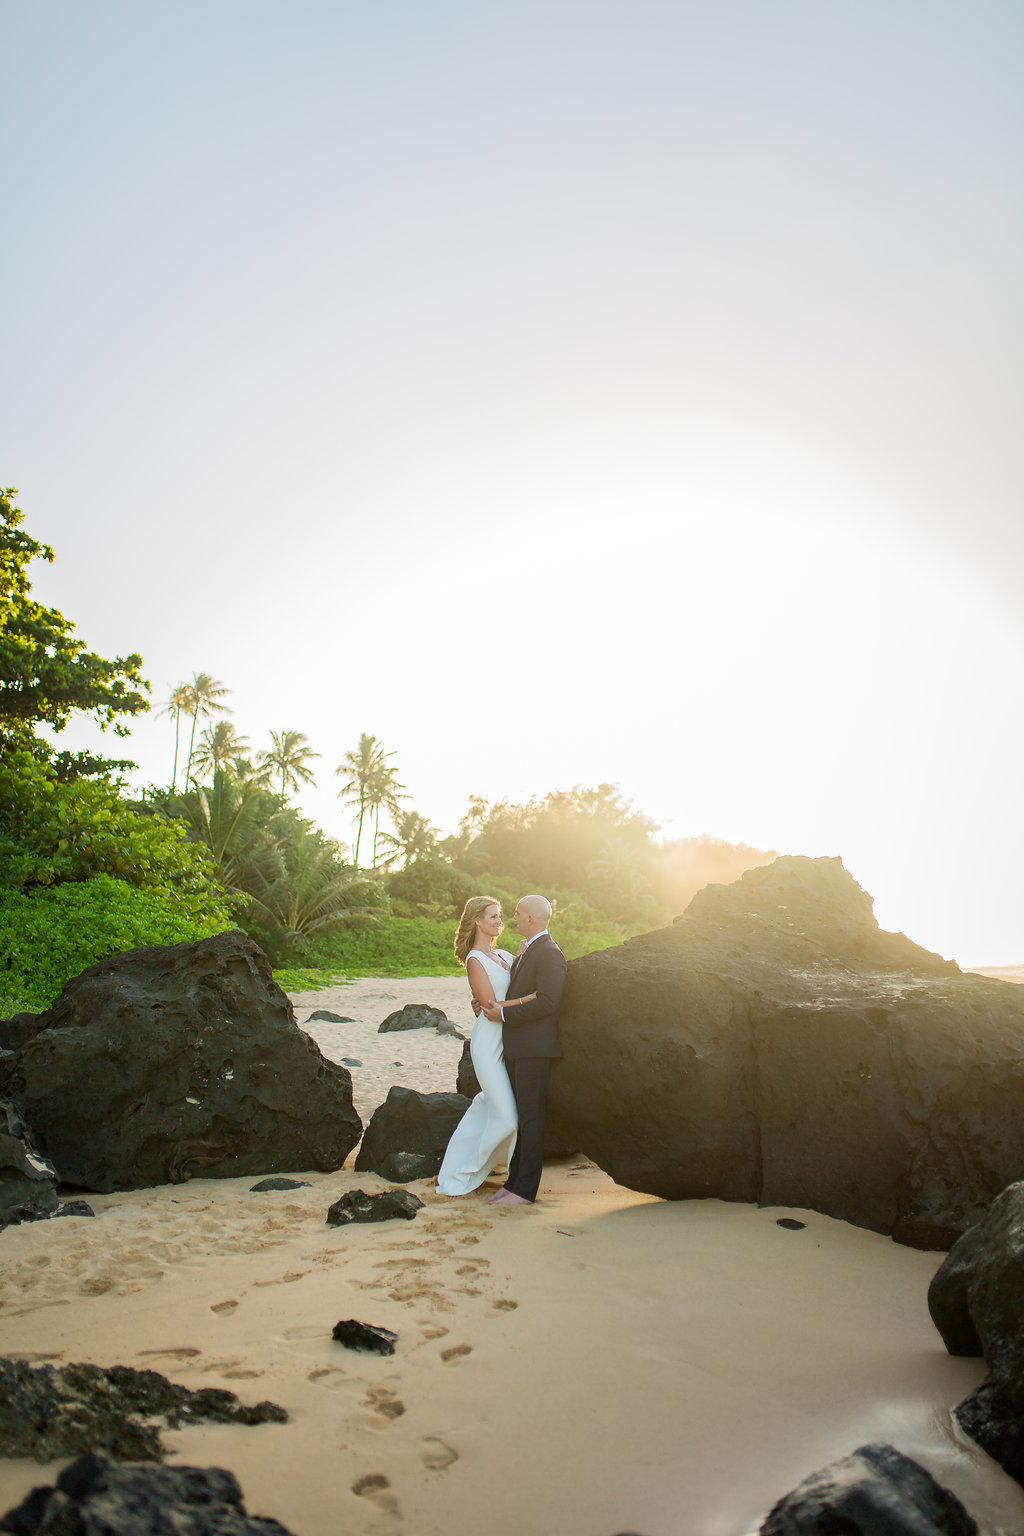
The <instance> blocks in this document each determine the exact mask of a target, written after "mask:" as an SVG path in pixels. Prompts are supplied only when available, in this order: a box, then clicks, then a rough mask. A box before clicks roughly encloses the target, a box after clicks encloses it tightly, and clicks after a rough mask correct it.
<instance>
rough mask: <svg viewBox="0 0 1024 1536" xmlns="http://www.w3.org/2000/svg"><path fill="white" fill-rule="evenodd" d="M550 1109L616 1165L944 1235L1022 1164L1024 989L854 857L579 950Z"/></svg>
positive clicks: (612, 1169)
mask: <svg viewBox="0 0 1024 1536" xmlns="http://www.w3.org/2000/svg"><path fill="white" fill-rule="evenodd" d="M558 1023H559V1034H560V1036H561V1039H562V1046H563V1049H564V1052H565V1058H564V1061H563V1062H562V1063H561V1064H560V1065H558V1066H556V1068H555V1071H554V1073H553V1075H552V1079H551V1090H550V1094H549V1099H548V1103H549V1109H550V1112H551V1117H552V1121H553V1122H554V1125H555V1126H556V1127H557V1129H558V1131H559V1132H560V1134H561V1137H562V1139H563V1140H564V1141H565V1142H566V1143H567V1144H571V1145H573V1146H575V1147H578V1148H579V1149H580V1150H581V1151H584V1152H586V1153H588V1154H589V1155H590V1156H591V1157H592V1158H593V1159H594V1160H595V1162H597V1163H599V1164H600V1166H601V1167H602V1168H604V1169H605V1170H606V1171H607V1172H608V1173H610V1174H611V1176H612V1177H613V1178H614V1179H615V1180H616V1181H617V1182H618V1183H620V1184H624V1185H627V1186H628V1187H629V1188H632V1189H640V1190H645V1191H647V1192H649V1193H651V1194H655V1195H662V1196H664V1197H666V1198H667V1199H672V1200H683V1199H701V1198H705V1197H713V1198H718V1199H725V1200H744V1201H752V1202H758V1203H760V1204H762V1205H769V1206H770V1205H781V1206H791V1207H797V1208H800V1207H805V1208H810V1209H812V1210H818V1211H822V1212H824V1213H825V1214H827V1215H830V1216H836V1217H840V1218H842V1219H843V1220H846V1221H850V1222H853V1223H855V1224H856V1225H858V1226H862V1227H868V1228H870V1229H871V1230H873V1231H876V1232H885V1233H891V1234H892V1236H893V1237H895V1238H896V1239H897V1240H898V1241H900V1242H906V1243H910V1244H913V1245H915V1246H918V1247H933V1248H948V1247H949V1246H950V1244H951V1243H953V1242H954V1241H955V1240H956V1238H957V1237H959V1235H960V1234H961V1233H962V1232H964V1231H966V1229H967V1228H968V1227H969V1226H971V1225H972V1223H973V1222H975V1221H977V1220H978V1218H979V1217H980V1216H981V1215H982V1213H983V1212H984V1210H985V1208H986V1207H987V1205H988V1204H989V1202H990V1201H991V1200H992V1199H993V1198H994V1197H995V1196H996V1195H997V1194H998V1193H999V1191H1000V1190H1001V1189H1003V1188H1004V1187H1005V1186H1006V1185H1007V1184H1009V1183H1011V1182H1012V1181H1014V1180H1015V1179H1020V1178H1024V987H1017V986H1013V985H1012V984H1010V983H1008V982H1001V981H994V980H991V979H989V978H987V977H982V976H973V975H965V974H964V973H963V972H961V971H960V969H959V968H958V967H957V966H956V965H955V964H954V963H953V962H952V961H946V960H942V959H941V958H940V957H939V956H938V955H933V954H931V953H929V952H928V951H927V950H924V949H920V948H919V947H918V946H917V945H916V944H913V943H911V941H910V940H909V939H907V938H905V937H904V935H903V934H893V933H884V932H882V931H881V930H880V929H879V927H878V925H877V923H876V922H875V920H874V917H873V914H872V904H871V898H870V896H868V895H867V894H866V893H865V892H864V891H862V890H861V888H860V886H859V885H857V883H856V882H855V881H854V880H853V879H852V878H851V876H850V875H849V874H848V873H847V872H846V870H845V869H844V868H843V866H842V863H841V862H840V860H839V859H807V858H780V859H777V860H776V862H775V863H774V864H769V865H767V866H765V867H763V868H760V869H754V870H749V871H748V872H747V873H746V874H745V875H744V876H743V877H742V879H740V880H738V881H736V882H735V883H734V884H733V885H728V886H708V887H707V889H705V890H703V891H701V892H700V893H699V894H698V895H697V896H695V897H694V899H693V901H692V902H691V903H690V906H689V907H688V908H687V910H686V912H685V913H684V914H683V916H682V917H680V918H677V920H676V922H675V923H674V924H673V925H672V926H671V927H670V928H663V929H660V930H659V931H658V932H656V933H650V934H645V935H644V936H643V937H641V938H637V939H632V940H630V941H629V942H628V943H626V944H623V945H621V946H619V947H618V948H616V949H609V950H604V951H601V952H599V953H597V954H593V955H587V956H585V957H584V958H583V959H580V960H575V961H573V962H571V964H570V966H569V972H568V977H567V981H566V988H565V995H564V998H563V1002H562V1007H561V1009H560V1010H559V1016H558Z"/></svg>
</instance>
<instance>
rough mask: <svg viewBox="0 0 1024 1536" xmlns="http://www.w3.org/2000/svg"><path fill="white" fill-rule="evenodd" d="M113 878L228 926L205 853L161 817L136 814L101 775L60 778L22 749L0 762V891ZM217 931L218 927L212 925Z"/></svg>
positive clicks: (202, 919)
mask: <svg viewBox="0 0 1024 1536" xmlns="http://www.w3.org/2000/svg"><path fill="white" fill-rule="evenodd" d="M95 875H114V876H116V877H117V879H119V880H122V881H124V882H126V883H127V884H128V885H130V886H135V887H137V888H139V889H142V890H148V891H151V892H154V893H161V894H163V895H164V896H166V897H167V898H168V903H169V905H168V910H170V911H178V912H184V913H186V914H187V915H188V917H189V918H190V919H192V921H194V922H196V923H199V924H204V923H208V922H211V921H212V922H217V923H220V926H221V927H225V926H229V925H228V922H227V919H228V917H229V915H230V912H231V907H230V905H229V903H228V898H227V897H226V895H225V893H224V891H223V890H222V889H221V888H220V887H219V886H218V885H217V884H216V883H215V879H214V876H215V871H214V869H213V866H212V864H211V863H210V860H209V858H208V857H207V855H206V853H205V851H204V850H203V849H202V848H199V847H198V846H197V845H196V844H195V843H191V842H189V840H188V838H187V836H186V834H185V829H184V827H182V826H181V825H179V824H178V823H176V822H172V821H167V820H165V819H164V818H163V817H162V816H153V815H141V814H140V813H139V812H138V811H136V810H134V809H133V808H132V807H131V806H130V805H128V804H127V803H126V802H125V801H124V800H122V799H121V797H120V795H119V793H118V789H117V786H116V785H115V784H112V783H110V782H108V781H107V780H106V779H99V780H92V779H75V780H73V781H72V782H70V783H65V782H63V781H62V780H61V778H60V775H59V772H58V769H57V767H56V765H55V764H54V763H52V762H49V761H46V760H40V759H39V758H37V757H35V756H34V755H33V753H32V752H30V751H29V750H27V749H19V750H16V751H12V752H11V753H10V754H9V756H8V758H7V760H6V761H4V762H3V763H2V764H0V891H2V892H4V893H13V892H17V891H24V892H26V893H28V892H31V891H32V890H34V889H35V888H36V887H37V886H47V887H52V886H58V885H60V884H62V883H63V882H65V881H71V882H82V881H88V880H89V879H90V878H91V877H93V876H95ZM214 931H219V930H214Z"/></svg>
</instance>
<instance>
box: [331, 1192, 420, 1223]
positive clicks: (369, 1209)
mask: <svg viewBox="0 0 1024 1536" xmlns="http://www.w3.org/2000/svg"><path fill="white" fill-rule="evenodd" d="M422 1209H423V1201H422V1200H420V1199H418V1198H417V1197H416V1195H414V1194H412V1193H411V1192H410V1191H409V1190H408V1189H382V1190H381V1192H380V1194H377V1195H369V1194H367V1192H366V1190H365V1189H350V1190H349V1192H348V1194H347V1195H342V1197H341V1199H340V1200H335V1202H334V1204H333V1205H332V1206H331V1208H330V1210H329V1211H328V1212H327V1225H328V1226H330V1227H345V1226H348V1224H349V1222H353V1221H391V1220H392V1219H393V1218H394V1217H396V1216H402V1217H404V1218H405V1220H406V1221H412V1219H413V1217H414V1216H415V1215H416V1212H417V1211H422Z"/></svg>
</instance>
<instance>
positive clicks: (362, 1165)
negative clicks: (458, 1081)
mask: <svg viewBox="0 0 1024 1536" xmlns="http://www.w3.org/2000/svg"><path fill="white" fill-rule="evenodd" d="M469 1104H470V1101H469V1099H466V1098H463V1096H462V1095H461V1094H459V1093H417V1092H416V1090H415V1089H414V1088H392V1089H391V1090H390V1091H389V1093H388V1096H387V1098H386V1099H385V1101H384V1103H383V1104H381V1105H380V1107H379V1108H378V1109H375V1110H374V1112H373V1116H372V1118H371V1120H370V1123H369V1125H368V1126H367V1127H366V1133H365V1135H364V1136H363V1141H362V1145H361V1146H360V1148H359V1151H358V1152H357V1153H356V1172H357V1173H377V1174H380V1176H381V1178H384V1179H391V1180H392V1181H393V1182H395V1183H399V1184H406V1183H408V1182H409V1180H410V1179H432V1178H434V1176H435V1175H436V1174H437V1173H438V1171H439V1170H440V1167H441V1161H442V1159H443V1157H444V1154H445V1148H446V1147H447V1146H448V1143H449V1141H450V1140H451V1135H452V1132H453V1131H454V1129H455V1127H456V1126H457V1125H458V1123H459V1121H460V1120H461V1119H462V1117H463V1115H464V1114H465V1113H466V1110H467V1109H468V1108H469ZM398 1153H402V1154H406V1156H405V1157H404V1158H403V1160H402V1162H401V1163H399V1162H396V1161H395V1160H394V1159H395V1154H398ZM413 1157H415V1162H413V1161H412V1160H411V1159H412V1158H413ZM389 1159H390V1161H389Z"/></svg>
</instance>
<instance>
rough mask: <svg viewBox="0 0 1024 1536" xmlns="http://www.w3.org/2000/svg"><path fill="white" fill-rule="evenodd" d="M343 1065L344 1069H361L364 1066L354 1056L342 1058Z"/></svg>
mask: <svg viewBox="0 0 1024 1536" xmlns="http://www.w3.org/2000/svg"><path fill="white" fill-rule="evenodd" d="M341 1064H342V1066H343V1067H361V1066H362V1062H361V1061H357V1060H356V1058H355V1057H354V1056H343V1057H342V1058H341Z"/></svg>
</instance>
